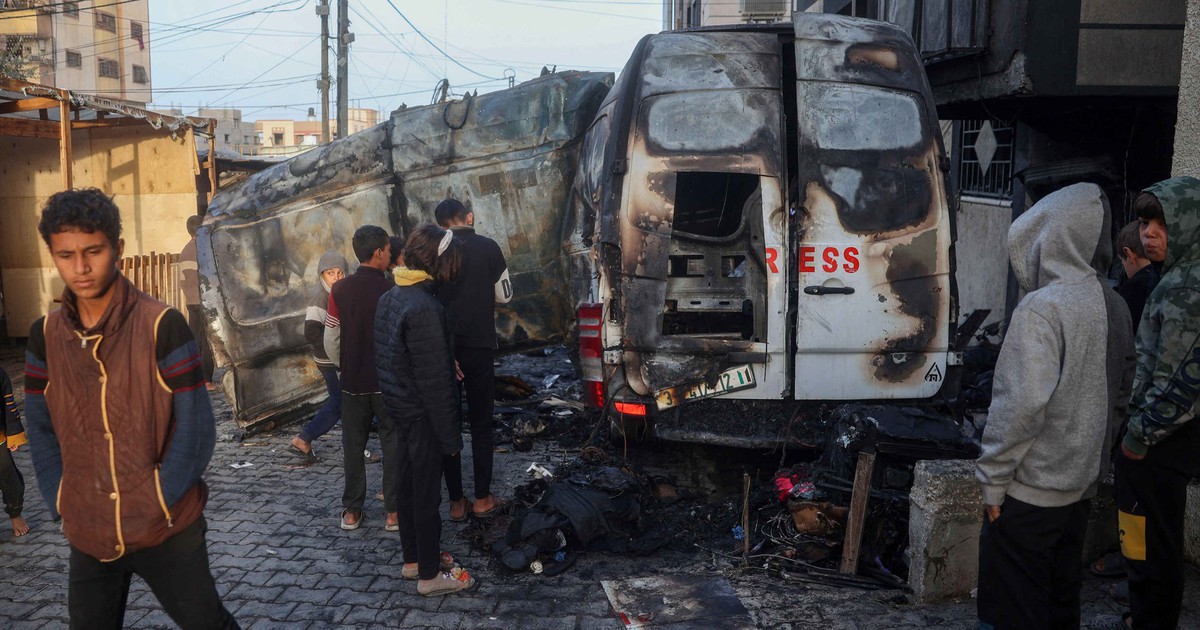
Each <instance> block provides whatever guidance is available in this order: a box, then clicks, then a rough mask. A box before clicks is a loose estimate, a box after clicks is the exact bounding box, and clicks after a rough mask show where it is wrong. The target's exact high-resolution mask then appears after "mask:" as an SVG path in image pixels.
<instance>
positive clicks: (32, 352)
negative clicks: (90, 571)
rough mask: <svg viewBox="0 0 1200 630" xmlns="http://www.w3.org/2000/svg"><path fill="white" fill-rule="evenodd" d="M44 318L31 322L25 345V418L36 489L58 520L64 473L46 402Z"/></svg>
mask: <svg viewBox="0 0 1200 630" xmlns="http://www.w3.org/2000/svg"><path fill="white" fill-rule="evenodd" d="M45 321H46V318H45V317H43V318H41V319H39V320H37V321H36V322H34V323H33V326H31V327H30V328H29V342H28V344H27V345H26V346H25V420H26V422H27V423H28V425H29V426H28V427H26V430H27V433H28V435H29V450H30V453H31V454H32V455H33V472H34V474H35V475H36V476H37V485H38V492H40V493H41V494H42V499H43V500H44V501H45V502H46V507H47V508H48V509H49V510H50V517H51V518H53V519H54V520H56V521H57V520H58V485H59V482H61V481H62V472H63V468H62V447H61V446H60V445H59V443H58V435H57V434H56V433H55V432H54V424H53V423H52V422H51V421H50V408H49V407H48V406H47V405H46V388H47V387H49V386H50V378H49V373H48V372H47V370H46V333H45V330H44V325H45Z"/></svg>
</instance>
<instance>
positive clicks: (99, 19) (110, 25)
mask: <svg viewBox="0 0 1200 630" xmlns="http://www.w3.org/2000/svg"><path fill="white" fill-rule="evenodd" d="M96 28H98V29H100V30H102V31H112V32H113V33H116V32H117V16H115V15H113V14H111V13H105V12H103V11H96Z"/></svg>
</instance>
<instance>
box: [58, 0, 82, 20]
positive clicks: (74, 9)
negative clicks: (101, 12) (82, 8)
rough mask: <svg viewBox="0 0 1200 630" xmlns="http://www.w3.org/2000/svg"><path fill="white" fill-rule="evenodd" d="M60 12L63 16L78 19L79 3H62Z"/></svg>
mask: <svg viewBox="0 0 1200 630" xmlns="http://www.w3.org/2000/svg"><path fill="white" fill-rule="evenodd" d="M62 12H63V15H66V16H68V17H73V18H76V19H78V18H79V3H78V2H64V3H62Z"/></svg>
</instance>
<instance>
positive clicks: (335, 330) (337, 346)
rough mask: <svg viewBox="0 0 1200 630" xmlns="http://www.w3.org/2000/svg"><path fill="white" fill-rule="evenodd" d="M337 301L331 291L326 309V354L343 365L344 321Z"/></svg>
mask: <svg viewBox="0 0 1200 630" xmlns="http://www.w3.org/2000/svg"><path fill="white" fill-rule="evenodd" d="M339 317H341V313H339V312H338V307H337V302H335V301H334V300H333V292H332V291H330V293H329V306H328V308H326V309H325V335H324V337H323V339H322V342H323V343H324V344H325V356H326V357H328V358H329V361H330V362H332V363H333V364H334V365H335V366H337V367H341V366H342V321H341V319H339Z"/></svg>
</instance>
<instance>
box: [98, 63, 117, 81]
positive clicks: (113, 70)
mask: <svg viewBox="0 0 1200 630" xmlns="http://www.w3.org/2000/svg"><path fill="white" fill-rule="evenodd" d="M98 70H99V74H100V76H102V77H108V78H110V79H120V78H121V68H120V66H118V65H117V61H116V60H115V59H101V60H100V62H99V68H98Z"/></svg>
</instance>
